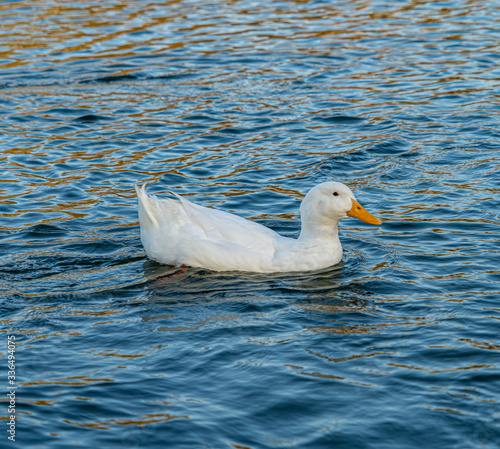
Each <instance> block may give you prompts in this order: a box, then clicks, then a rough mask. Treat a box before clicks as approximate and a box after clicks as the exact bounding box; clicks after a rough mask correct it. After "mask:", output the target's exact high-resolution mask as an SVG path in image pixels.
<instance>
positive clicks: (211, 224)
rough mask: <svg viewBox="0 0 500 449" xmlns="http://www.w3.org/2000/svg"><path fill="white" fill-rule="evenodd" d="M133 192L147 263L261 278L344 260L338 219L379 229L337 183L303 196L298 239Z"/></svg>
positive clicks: (220, 213)
mask: <svg viewBox="0 0 500 449" xmlns="http://www.w3.org/2000/svg"><path fill="white" fill-rule="evenodd" d="M135 189H136V191H137V196H138V198H139V222H140V226H141V240H142V244H143V246H144V248H145V250H146V253H147V255H148V256H149V257H150V258H151V259H153V260H156V261H157V262H160V263H164V264H168V265H188V266H191V267H200V268H208V269H210V270H215V271H229V270H239V271H253V272H261V273H266V272H267V273H269V272H285V271H308V270H317V269H320V268H326V267H329V266H331V265H335V264H336V263H338V262H340V260H341V259H342V245H341V244H340V240H339V235H338V223H339V220H342V219H343V218H347V217H354V218H358V219H359V220H361V221H364V222H365V223H369V224H375V225H378V224H381V221H380V220H379V219H378V218H377V217H374V216H373V215H372V214H370V213H369V212H368V211H367V210H366V209H365V208H364V207H363V206H361V205H360V204H359V203H358V202H357V201H356V199H355V198H354V194H353V193H352V192H351V190H350V189H349V187H347V186H346V185H344V184H341V183H340V182H335V181H329V182H324V183H322V184H319V185H317V186H315V187H313V188H312V189H311V190H310V191H309V193H308V194H307V195H306V196H305V198H304V200H303V201H302V204H301V205H300V213H301V222H302V230H301V231H300V236H299V238H298V239H293V238H288V237H283V236H281V235H279V234H277V233H276V232H274V231H273V230H271V229H269V228H266V227H265V226H262V225H260V224H258V223H255V222H253V221H249V220H246V219H244V218H242V217H239V216H237V215H233V214H230V213H228V212H223V211H220V210H216V209H210V208H207V207H203V206H198V205H196V204H193V203H191V202H190V201H188V200H186V199H185V198H182V197H180V196H178V195H175V194H174V195H175V196H176V197H177V198H178V199H179V201H176V200H173V199H159V198H157V197H156V196H150V195H148V194H147V193H146V189H145V187H144V186H142V188H140V187H139V186H136V187H135Z"/></svg>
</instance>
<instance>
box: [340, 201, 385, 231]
mask: <svg viewBox="0 0 500 449" xmlns="http://www.w3.org/2000/svg"><path fill="white" fill-rule="evenodd" d="M347 215H349V217H353V218H357V219H358V220H361V221H364V222H365V223H368V224H372V225H379V224H382V222H381V221H380V220H379V219H378V218H377V217H375V216H374V215H372V214H370V212H368V211H367V210H366V209H365V208H364V207H363V206H362V205H361V204H359V203H358V202H357V201H356V200H352V209H351V210H350V211H349V212H347Z"/></svg>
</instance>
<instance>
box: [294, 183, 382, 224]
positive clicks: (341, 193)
mask: <svg viewBox="0 0 500 449" xmlns="http://www.w3.org/2000/svg"><path fill="white" fill-rule="evenodd" d="M300 213H301V216H302V221H303V222H304V221H312V222H315V223H316V224H318V225H331V224H335V225H336V224H337V223H338V221H339V220H342V219H343V218H348V217H354V218H357V219H358V220H361V221H363V222H365V223H368V224H373V225H379V224H381V223H382V222H381V221H380V220H379V219H378V218H377V217H375V216H374V215H372V214H371V213H370V212H368V211H367V210H366V209H365V208H364V207H363V206H361V204H359V203H358V202H357V201H356V198H355V197H354V194H353V193H352V191H351V189H350V188H349V187H347V186H346V185H344V184H342V183H340V182H336V181H329V182H324V183H322V184H318V185H317V186H315V187H313V188H312V189H311V190H309V192H308V193H307V195H306V196H305V198H304V200H303V201H302V204H301V205H300Z"/></svg>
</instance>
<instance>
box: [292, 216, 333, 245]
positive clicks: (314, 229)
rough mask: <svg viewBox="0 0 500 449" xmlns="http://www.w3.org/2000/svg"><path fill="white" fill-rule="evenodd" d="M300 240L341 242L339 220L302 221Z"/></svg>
mask: <svg viewBox="0 0 500 449" xmlns="http://www.w3.org/2000/svg"><path fill="white" fill-rule="evenodd" d="M299 240H300V241H303V242H304V241H316V242H323V243H325V244H327V243H337V242H339V224H338V222H328V223H318V222H314V221H302V228H301V230H300V236H299Z"/></svg>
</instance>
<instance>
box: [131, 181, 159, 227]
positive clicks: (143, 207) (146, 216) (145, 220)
mask: <svg viewBox="0 0 500 449" xmlns="http://www.w3.org/2000/svg"><path fill="white" fill-rule="evenodd" d="M135 191H136V192H137V199H138V200H139V222H140V223H141V225H143V226H158V221H157V220H156V218H155V216H154V213H153V211H152V210H151V203H150V196H149V195H148V194H147V192H146V184H143V185H142V187H139V185H138V184H136V185H135Z"/></svg>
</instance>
